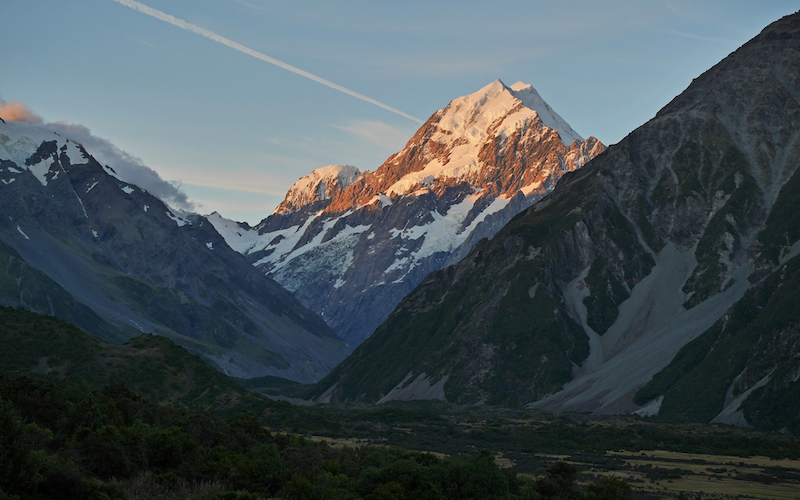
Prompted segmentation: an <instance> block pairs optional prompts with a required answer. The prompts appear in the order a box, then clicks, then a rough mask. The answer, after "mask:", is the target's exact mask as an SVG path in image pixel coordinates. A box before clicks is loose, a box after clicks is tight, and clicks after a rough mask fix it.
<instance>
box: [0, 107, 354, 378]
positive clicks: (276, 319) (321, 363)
mask: <svg viewBox="0 0 800 500" xmlns="http://www.w3.org/2000/svg"><path fill="white" fill-rule="evenodd" d="M0 263H2V264H3V266H2V268H0V304H2V305H6V306H17V307H19V306H21V307H25V308H28V309H31V310H34V311H37V312H43V313H47V314H54V315H56V316H58V317H61V318H63V319H67V320H69V321H74V322H75V323H77V324H78V325H80V326H81V327H83V328H85V329H86V330H87V331H88V332H89V333H91V334H93V335H96V336H98V337H101V338H104V339H106V340H110V341H115V342H123V341H126V340H128V339H130V338H131V337H133V336H135V335H139V334H140V333H141V332H149V333H157V334H160V335H165V336H168V337H170V338H171V339H173V340H175V341H176V342H178V343H180V344H181V345H183V346H185V347H187V348H188V349H190V350H192V351H194V352H197V353H200V354H202V355H203V356H205V358H206V359H208V360H209V361H210V362H212V363H213V364H215V365H217V366H218V367H220V368H221V369H222V370H224V371H225V372H226V373H228V374H230V375H236V376H239V377H248V376H250V377H252V376H261V375H280V376H284V377H287V378H292V379H294V380H299V381H303V382H312V381H315V380H317V379H319V378H320V377H321V376H323V375H324V374H325V373H327V372H328V371H329V370H330V369H331V368H332V367H333V366H334V365H335V364H336V363H337V362H338V361H340V360H341V359H342V358H344V356H346V355H347V354H348V352H349V348H348V347H347V346H346V344H345V343H344V342H343V341H342V340H341V339H340V338H338V337H337V336H336V335H335V334H334V333H333V331H331V330H330V328H328V327H327V325H326V324H325V323H324V322H323V321H322V319H320V318H319V317H318V316H317V315H316V314H314V313H313V312H311V311H309V310H308V309H306V308H305V307H303V306H302V305H301V304H300V303H299V302H298V301H297V300H296V299H295V298H294V297H293V296H292V295H291V294H290V293H289V292H288V291H286V290H284V289H283V288H282V287H281V286H280V285H278V284H277V283H275V282H274V281H273V280H271V279H269V278H267V277H265V276H263V275H262V274H261V273H259V272H258V271H257V270H255V269H253V267H252V266H251V265H250V263H249V262H247V260H246V259H245V258H244V257H242V256H241V255H240V254H238V253H237V252H235V251H233V250H232V249H231V248H230V247H228V245H227V244H226V243H225V240H224V239H223V238H222V237H221V236H220V235H219V233H217V231H216V230H215V229H214V228H213V226H212V225H211V224H210V223H209V222H208V221H207V220H206V219H205V218H203V217H200V216H196V215H189V214H182V213H181V212H179V211H176V210H173V209H171V208H170V207H168V206H166V205H165V204H164V203H162V202H161V201H160V200H159V199H157V198H155V197H154V196H152V195H150V194H149V193H147V192H145V191H144V190H142V189H141V188H139V187H138V186H135V185H133V184H129V183H128V182H125V181H124V180H122V179H121V178H119V176H117V175H116V173H115V172H114V170H113V166H103V165H100V164H99V163H98V162H97V161H96V160H95V159H94V158H93V157H92V156H91V155H89V154H88V153H87V152H86V150H85V149H83V147H81V146H80V145H79V144H76V143H74V142H72V141H69V140H65V139H64V138H63V137H61V136H59V135H58V134H55V133H53V132H51V131H49V130H46V129H44V128H42V127H38V126H33V125H28V124H24V123H18V122H7V123H6V122H3V123H0Z"/></svg>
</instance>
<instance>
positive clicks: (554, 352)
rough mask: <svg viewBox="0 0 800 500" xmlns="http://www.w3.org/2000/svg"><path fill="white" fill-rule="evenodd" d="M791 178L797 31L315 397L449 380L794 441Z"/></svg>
mask: <svg viewBox="0 0 800 500" xmlns="http://www.w3.org/2000/svg"><path fill="white" fill-rule="evenodd" d="M798 165H800V14H795V15H792V16H788V17H786V18H784V19H782V20H780V21H778V22H776V23H774V24H773V25H771V26H769V27H767V28H766V29H765V30H764V31H763V32H762V33H761V34H760V35H759V36H757V37H756V38H755V39H753V40H751V41H750V42H748V43H747V44H745V45H744V46H742V47H741V48H740V49H739V50H737V51H736V52H734V53H732V54H731V55H730V56H728V57H727V58H726V59H725V60H723V61H722V62H720V63H719V64H718V65H716V66H714V67H713V68H712V69H710V70H709V71H708V72H706V73H705V74H703V75H702V76H700V77H699V78H697V79H696V80H694V81H693V82H692V84H691V85H690V86H689V87H688V88H687V89H686V91H684V92H683V93H682V94H681V95H679V96H678V97H676V98H675V99H674V100H673V101H672V102H671V103H669V104H668V105H667V106H666V107H664V108H663V109H662V110H661V111H660V112H659V113H658V114H657V115H656V117H655V118H653V119H652V120H651V121H649V122H648V123H646V124H645V125H643V126H641V127H640V128H638V129H636V130H635V131H634V132H632V133H631V134H630V135H629V136H627V137H626V138H625V139H624V140H622V141H621V142H620V143H619V144H616V145H614V146H611V147H609V148H608V150H606V151H605V152H604V153H603V154H601V155H599V156H598V157H597V158H595V159H594V160H592V161H591V162H590V163H589V164H588V165H586V166H585V167H584V168H582V169H581V170H579V171H577V172H575V173H570V174H567V175H565V177H564V178H563V179H562V181H561V182H560V183H559V185H558V187H557V188H556V189H555V191H554V192H553V193H552V194H550V195H549V196H548V197H547V198H545V199H544V200H542V201H540V202H539V203H537V204H536V205H534V206H532V207H531V208H529V209H527V210H525V211H524V212H523V213H521V214H520V215H518V216H517V217H516V218H514V219H513V220H512V221H511V222H510V223H509V224H508V225H507V226H506V227H504V228H503V229H502V230H501V231H500V232H499V233H498V234H497V235H496V236H495V237H494V238H493V239H492V240H491V241H488V242H486V241H485V242H481V243H480V244H478V245H476V247H475V248H474V249H473V250H472V251H471V252H470V253H469V255H468V256H467V257H466V258H465V259H464V260H462V261H461V262H459V263H458V264H456V265H454V266H451V267H449V268H446V269H444V270H442V271H439V272H435V273H433V274H432V275H431V276H429V277H428V278H426V279H425V280H424V281H423V282H422V283H421V284H420V286H418V287H417V288H416V289H415V290H414V291H413V292H412V293H411V294H410V295H408V296H407V297H406V298H405V299H404V300H403V301H402V303H401V304H400V305H399V306H398V307H397V308H396V309H395V310H394V312H393V313H392V314H391V315H390V316H389V317H388V319H387V320H386V321H385V322H384V323H383V324H382V325H381V326H380V327H379V328H378V329H377V330H376V332H375V333H374V334H373V336H372V337H370V339H369V340H368V341H367V342H365V343H364V344H362V345H361V346H360V347H359V348H358V349H356V350H355V352H354V353H353V354H352V355H351V356H350V357H349V358H348V359H347V360H345V361H344V362H343V363H342V364H340V365H339V366H338V367H337V368H336V369H335V370H334V371H333V372H332V373H331V374H330V375H328V377H326V378H325V379H324V380H323V381H321V382H320V383H319V384H317V386H316V388H315V390H314V391H312V392H313V393H314V394H313V395H314V396H320V395H322V394H323V393H324V396H325V397H326V398H327V399H329V400H337V399H338V400H350V401H353V400H364V401H372V402H376V401H378V400H380V399H381V398H384V400H386V396H387V395H389V394H392V393H401V394H402V393H403V391H401V389H402V388H403V387H405V386H406V385H408V383H409V382H410V381H414V383H415V384H417V385H419V384H420V383H421V382H422V381H425V382H426V387H436V386H437V384H441V383H442V382H441V381H442V380H445V379H446V381H445V383H444V384H443V397H445V398H446V399H448V400H450V401H455V402H460V403H474V402H478V401H487V402H490V403H500V404H510V405H531V406H535V407H537V408H542V409H546V410H552V411H563V410H571V411H583V410H590V411H595V412H607V413H613V412H627V411H641V413H642V414H644V415H661V416H662V417H664V418H670V419H674V420H681V421H705V422H708V421H711V420H713V419H717V421H725V422H734V423H747V422H749V423H751V424H757V425H761V426H766V427H771V428H776V429H780V428H782V427H784V426H788V427H789V428H790V430H791V429H795V430H796V431H800V417H798V413H797V408H798V407H799V406H798V405H800V385H799V384H798V380H800V361H798V360H800V357H798V352H800V351H798V349H800V327H799V326H798V321H800V316H798V312H797V304H800V298H799V297H800V289H799V288H798V285H800V282H798V281H797V280H798V275H799V274H798V273H799V272H800V271H799V270H798V266H800V260H799V259H800V257H798V253H800V215H798V210H797V206H798V201H800V174H798V169H797V167H798ZM790 304H793V305H790ZM748 391H751V392H748ZM792 426H794V427H792Z"/></svg>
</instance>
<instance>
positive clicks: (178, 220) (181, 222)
mask: <svg viewBox="0 0 800 500" xmlns="http://www.w3.org/2000/svg"><path fill="white" fill-rule="evenodd" d="M164 213H165V214H167V217H169V218H170V219H172V220H173V221H175V224H177V225H178V227H183V226H185V225H186V221H185V220H184V219H182V218H181V217H177V216H176V215H174V214H173V213H172V212H170V211H169V210H167V211H166V212H164Z"/></svg>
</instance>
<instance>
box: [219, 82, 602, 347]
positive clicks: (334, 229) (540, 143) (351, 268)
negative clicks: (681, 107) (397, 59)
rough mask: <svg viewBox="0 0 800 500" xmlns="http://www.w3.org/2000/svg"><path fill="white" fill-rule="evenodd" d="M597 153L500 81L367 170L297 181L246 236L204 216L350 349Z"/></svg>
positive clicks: (528, 91)
mask: <svg viewBox="0 0 800 500" xmlns="http://www.w3.org/2000/svg"><path fill="white" fill-rule="evenodd" d="M603 148H604V146H603V145H602V144H601V143H600V142H599V141H597V140H596V139H595V138H593V137H590V138H589V139H587V140H585V141H584V140H583V139H582V138H581V137H580V136H579V135H578V134H577V133H576V132H575V131H574V130H572V128H571V127H570V126H569V125H568V124H567V123H566V122H565V121H564V120H563V119H562V118H561V117H560V116H558V114H556V113H555V112H554V111H553V110H552V109H551V108H550V106H549V105H547V103H545V102H544V100H543V99H542V98H541V97H540V96H539V94H538V93H537V92H536V90H534V89H533V87H531V86H530V85H525V84H523V83H521V82H520V83H517V84H515V85H512V86H510V87H509V86H506V85H505V84H503V82H501V81H499V80H497V81H495V82H493V83H491V84H490V85H487V86H486V87H484V88H483V89H481V90H479V91H478V92H475V93H474V94H471V95H468V96H464V97H461V98H458V99H455V100H454V101H452V102H451V103H450V104H449V105H448V106H447V107H446V108H444V109H442V110H439V111H437V112H436V113H434V114H433V115H432V116H431V117H430V118H429V119H428V121H427V122H426V123H425V124H424V125H423V126H422V127H421V128H420V129H419V130H418V131H417V133H416V134H415V135H414V137H412V138H411V140H410V141H408V144H407V145H406V147H405V148H404V149H403V150H402V151H400V152H399V153H397V154H395V155H393V156H391V157H390V158H389V159H388V160H386V162H385V163H384V164H383V165H381V166H380V167H379V168H378V169H377V170H375V171H374V172H360V171H358V170H356V169H354V167H342V166H329V167H325V168H323V169H320V170H318V171H315V172H313V173H311V174H310V175H308V176H306V177H304V178H302V179H301V180H300V181H298V182H297V183H296V184H295V186H293V187H292V189H291V190H290V191H289V193H288V194H287V196H286V200H285V201H284V202H283V203H282V204H281V206H280V207H279V208H278V209H277V210H276V211H275V213H273V214H272V215H271V216H270V217H268V218H266V219H265V220H263V221H262V222H261V223H260V224H258V226H257V227H256V228H255V231H253V232H247V231H245V232H242V231H239V230H236V231H232V232H230V231H229V232H226V230H225V226H227V227H229V228H233V227H234V225H232V224H231V222H230V221H224V220H221V219H219V218H212V219H211V220H212V222H213V223H214V224H215V226H216V227H217V228H218V229H219V230H220V232H221V233H223V234H225V235H227V236H226V239H227V241H228V243H229V244H230V245H231V246H232V247H233V248H235V249H237V250H239V251H241V252H242V253H244V254H245V255H246V256H247V257H248V258H249V259H250V261H251V262H253V264H254V265H255V266H256V267H258V268H259V269H261V270H262V271H263V272H264V273H266V274H267V275H269V276H271V277H273V278H274V279H275V280H276V281H278V282H279V283H281V284H282V285H283V286H285V287H286V288H288V289H289V290H291V291H292V292H293V293H294V294H295V296H296V297H297V298H298V299H300V301H301V302H302V303H303V304H305V305H306V306H308V307H309V308H310V309H312V310H313V311H315V312H317V313H319V314H320V315H321V316H322V317H323V318H324V319H325V320H326V321H327V322H328V324H329V325H330V326H331V327H332V328H333V329H334V330H335V331H336V332H337V333H338V334H339V335H340V336H342V337H343V338H344V339H345V340H346V341H347V342H349V343H350V344H351V345H358V344H360V343H361V342H363V341H364V339H366V338H367V337H368V336H369V335H370V334H371V333H372V331H373V330H374V329H375V327H376V326H378V325H379V324H380V323H381V322H382V321H383V320H384V319H385V318H386V316H388V314H389V313H390V312H391V311H392V309H393V308H394V307H395V305H396V304H397V303H398V302H399V301H400V300H401V299H402V298H403V297H404V296H405V295H406V294H407V293H408V292H410V291H411V290H413V288H414V287H415V286H416V285H417V284H419V283H420V282H421V281H422V279H423V278H424V277H425V276H427V275H428V274H429V273H430V272H432V271H435V270H438V269H441V268H442V267H445V266H446V265H449V264H452V263H454V262H457V261H458V260H460V259H461V258H462V257H463V256H464V255H466V253H467V252H468V251H469V250H470V249H471V248H472V246H473V245H474V244H475V243H476V242H478V241H479V240H481V239H482V238H487V237H492V236H493V235H494V234H495V232H497V231H498V230H499V229H500V228H501V227H502V226H503V225H505V224H506V223H507V222H508V221H509V220H510V219H511V217H513V216H514V215H515V214H517V213H519V212H520V211H521V210H523V209H525V208H526V207H528V206H530V205H531V204H532V203H533V202H535V201H536V200H538V199H540V198H541V197H542V196H544V195H545V194H546V193H548V192H549V191H550V190H552V188H553V187H554V186H555V184H556V182H558V180H559V179H560V178H561V176H562V175H563V174H564V173H566V172H571V171H573V170H575V169H577V168H579V167H580V166H581V165H583V164H584V163H585V162H587V161H588V160H589V159H591V158H593V157H594V156H596V155H597V154H599V153H600V152H601V151H602V150H603ZM325 179H328V180H325Z"/></svg>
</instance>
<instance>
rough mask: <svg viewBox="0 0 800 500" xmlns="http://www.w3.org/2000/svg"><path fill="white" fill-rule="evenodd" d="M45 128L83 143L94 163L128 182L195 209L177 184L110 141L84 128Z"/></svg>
mask: <svg viewBox="0 0 800 500" xmlns="http://www.w3.org/2000/svg"><path fill="white" fill-rule="evenodd" d="M44 127H45V128H47V129H49V130H52V131H53V132H56V133H58V134H60V135H61V136H63V137H66V138H67V139H69V140H71V141H74V142H77V143H79V144H81V145H82V146H83V147H84V148H85V149H86V151H87V152H88V153H89V154H90V155H92V156H94V158H95V160H97V161H98V162H100V163H101V164H103V165H109V166H110V167H111V168H113V169H114V171H115V172H117V174H118V175H119V176H120V177H122V178H123V179H125V181H127V182H130V183H131V184H135V185H137V186H139V187H140V188H142V189H145V190H147V192H149V193H150V194H152V195H153V196H156V197H158V198H161V199H162V200H163V201H165V202H166V203H168V204H170V205H173V206H175V207H177V208H180V209H183V210H192V209H193V208H194V207H193V205H192V202H191V201H190V200H189V199H188V197H187V196H186V194H185V193H184V192H183V191H181V189H180V187H179V186H178V185H176V184H175V183H172V182H168V181H166V180H164V179H162V178H161V176H160V175H159V174H158V172H156V171H155V170H153V169H152V168H150V167H148V166H147V165H145V164H144V163H143V162H142V160H140V159H139V158H136V157H135V156H133V155H131V154H129V153H127V152H125V151H123V150H121V149H119V148H118V147H116V146H115V145H113V144H111V142H110V141H108V140H107V139H103V138H101V137H97V136H96V135H94V134H92V132H91V130H89V129H88V128H87V127H84V126H83V125H76V124H74V123H67V122H64V121H60V122H56V123H45V124H44Z"/></svg>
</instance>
